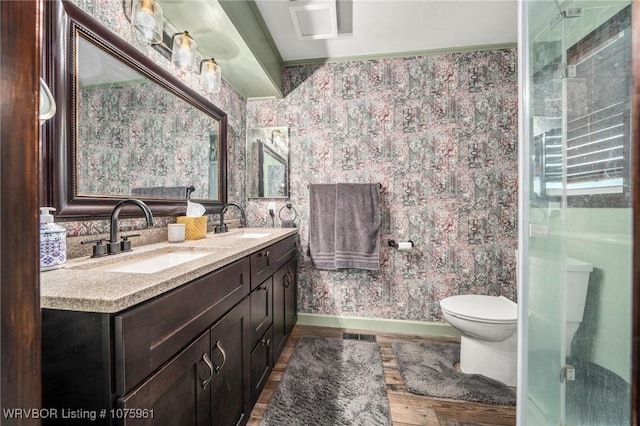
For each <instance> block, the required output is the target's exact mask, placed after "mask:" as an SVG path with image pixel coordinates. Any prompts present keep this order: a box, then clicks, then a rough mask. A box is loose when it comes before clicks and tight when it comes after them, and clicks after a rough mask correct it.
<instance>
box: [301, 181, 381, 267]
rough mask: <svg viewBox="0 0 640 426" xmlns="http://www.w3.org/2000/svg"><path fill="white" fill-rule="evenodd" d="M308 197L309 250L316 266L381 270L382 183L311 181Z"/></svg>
mask: <svg viewBox="0 0 640 426" xmlns="http://www.w3.org/2000/svg"><path fill="white" fill-rule="evenodd" d="M309 198H310V206H309V207H310V218H309V253H310V255H311V260H312V261H313V263H314V265H315V266H316V268H318V269H331V270H335V269H346V268H355V269H366V270H373V271H376V270H378V268H379V264H380V257H379V237H378V234H379V231H380V188H379V185H378V184H369V183H339V184H319V185H311V187H310V190H309Z"/></svg>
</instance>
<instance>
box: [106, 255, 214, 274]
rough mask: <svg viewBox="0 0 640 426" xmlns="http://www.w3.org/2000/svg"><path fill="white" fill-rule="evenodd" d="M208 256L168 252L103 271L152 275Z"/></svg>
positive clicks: (113, 266)
mask: <svg viewBox="0 0 640 426" xmlns="http://www.w3.org/2000/svg"><path fill="white" fill-rule="evenodd" d="M209 254H211V253H208V252H202V251H170V252H167V253H160V254H156V255H152V256H149V257H144V258H142V259H136V260H130V261H126V262H121V263H117V264H115V265H111V266H107V267H105V268H104V270H105V271H109V272H127V273H130V274H153V273H155V272H159V271H162V270H163V269H167V268H171V267H174V266H178V265H181V264H183V263H186V262H189V261H191V260H195V259H199V258H201V257H204V256H207V255H209Z"/></svg>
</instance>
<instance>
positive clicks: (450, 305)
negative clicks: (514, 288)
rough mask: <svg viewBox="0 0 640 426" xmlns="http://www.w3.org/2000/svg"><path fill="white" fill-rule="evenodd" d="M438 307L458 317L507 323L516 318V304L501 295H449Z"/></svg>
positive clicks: (514, 320)
mask: <svg viewBox="0 0 640 426" xmlns="http://www.w3.org/2000/svg"><path fill="white" fill-rule="evenodd" d="M440 307H442V309H443V310H445V311H447V312H448V313H450V314H452V315H455V316H458V317H460V318H468V319H477V320H478V321H484V322H507V323H509V322H516V321H517V320H518V305H516V304H515V303H514V302H512V301H511V300H509V299H507V298H506V297H502V296H500V297H496V296H483V295H479V294H465V295H460V296H451V297H447V298H446V299H443V300H441V301H440Z"/></svg>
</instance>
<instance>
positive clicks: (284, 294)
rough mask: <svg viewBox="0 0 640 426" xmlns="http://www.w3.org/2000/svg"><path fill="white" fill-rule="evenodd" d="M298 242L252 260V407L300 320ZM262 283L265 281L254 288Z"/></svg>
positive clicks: (289, 242) (288, 240) (293, 238)
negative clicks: (258, 282) (292, 330)
mask: <svg viewBox="0 0 640 426" xmlns="http://www.w3.org/2000/svg"><path fill="white" fill-rule="evenodd" d="M297 241H298V237H297V235H292V236H290V237H288V238H286V239H284V240H282V241H279V242H277V243H275V244H273V245H272V246H270V247H269V248H268V249H265V250H262V251H261V252H258V253H255V254H254V255H252V256H251V280H252V281H251V288H252V291H251V298H250V299H251V325H252V327H251V329H252V338H251V342H252V350H251V357H250V363H251V405H253V404H255V402H256V401H257V400H258V397H259V396H260V392H262V389H263V388H264V385H265V384H266V383H267V379H268V378H269V374H270V373H271V370H272V369H273V367H274V366H275V363H276V362H277V361H278V357H279V356H280V353H281V352H282V348H284V344H285V343H286V341H287V338H288V337H289V334H290V333H291V329H292V328H293V326H294V324H295V321H296V319H297V309H296V306H297V305H296V298H297V290H296V288H297V265H298V248H297V247H298V243H297ZM265 276H266V277H267V278H265ZM259 279H262V280H263V281H261V282H260V284H259V285H257V284H254V281H253V280H259Z"/></svg>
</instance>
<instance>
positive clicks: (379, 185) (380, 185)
mask: <svg viewBox="0 0 640 426" xmlns="http://www.w3.org/2000/svg"><path fill="white" fill-rule="evenodd" d="M356 183H359V182H356ZM310 186H311V184H310V183H308V184H307V188H309V187H310ZM378 187H379V188H380V189H382V184H381V183H380V182H378Z"/></svg>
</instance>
